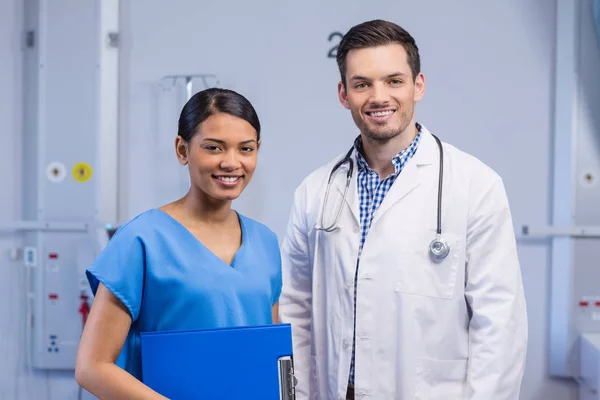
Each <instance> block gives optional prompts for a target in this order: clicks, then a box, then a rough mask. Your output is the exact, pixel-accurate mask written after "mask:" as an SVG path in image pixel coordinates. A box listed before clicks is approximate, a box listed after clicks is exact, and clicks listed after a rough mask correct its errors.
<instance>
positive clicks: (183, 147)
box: [175, 135, 189, 165]
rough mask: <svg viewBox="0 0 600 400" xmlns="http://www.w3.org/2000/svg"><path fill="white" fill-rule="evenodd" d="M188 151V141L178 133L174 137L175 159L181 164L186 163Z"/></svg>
mask: <svg viewBox="0 0 600 400" xmlns="http://www.w3.org/2000/svg"><path fill="white" fill-rule="evenodd" d="M188 152H189V149H188V143H187V142H186V141H185V140H184V139H183V138H182V137H181V136H179V135H178V136H177V137H176V138H175V154H176V155H177V160H178V161H179V163H180V164H181V165H187V164H188V154H189V153H188Z"/></svg>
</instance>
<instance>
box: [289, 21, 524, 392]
mask: <svg viewBox="0 0 600 400" xmlns="http://www.w3.org/2000/svg"><path fill="white" fill-rule="evenodd" d="M337 62H338V66H339V70H340V74H341V82H340V83H339V85H338V93H339V99H340V102H341V103H342V105H343V106H344V107H346V108H347V109H349V110H350V112H351V115H352V118H353V119H354V122H355V123H356V126H357V127H358V129H359V130H360V135H359V136H358V137H357V138H356V140H355V142H354V146H353V148H352V149H351V153H349V155H348V158H349V159H350V160H351V161H352V166H353V167H352V169H350V162H346V163H344V164H342V165H341V167H339V168H338V169H337V170H336V172H335V173H334V174H333V176H332V178H331V182H330V185H328V182H329V178H330V173H331V171H332V169H333V168H334V166H335V165H336V164H337V163H338V162H339V161H341V160H344V159H345V158H344V155H341V156H339V157H336V158H335V159H334V160H332V161H331V162H330V163H328V164H327V165H325V166H323V167H321V168H318V169H317V170H315V171H314V172H312V173H311V174H310V175H309V176H308V177H307V178H306V179H305V180H304V181H303V182H302V183H301V185H300V186H299V187H298V188H297V190H296V192H295V196H294V204H293V208H292V212H291V216H290V220H289V224H288V229H287V233H286V236H285V238H284V241H283V243H282V257H283V293H282V295H281V299H280V318H281V322H289V323H291V324H292V327H293V340H294V364H295V371H296V377H297V379H298V386H297V398H298V399H299V400H302V399H320V400H331V399H354V398H356V399H367V398H368V399H377V400H383V399H407V400H408V399H427V400H433V399H444V400H454V399H469V400H503V399H511V400H517V399H518V397H519V391H520V384H521V379H522V375H523V370H524V363H525V353H526V344H527V315H526V309H525V299H524V295H523V287H522V281H521V273H520V266H519V261H518V258H517V249H516V244H515V238H514V231H513V225H512V221H511V214H510V209H509V204H508V200H507V196H506V193H505V189H504V186H503V183H502V180H501V179H500V177H499V176H498V175H497V174H496V173H495V172H494V171H492V170H491V169H490V168H489V167H487V166H486V165H484V164H483V163H482V162H480V161H479V160H477V159H476V158H474V157H472V156H470V155H468V154H466V153H464V152H462V151H460V150H458V149H456V148H455V147H453V146H451V145H449V144H447V143H444V144H443V145H442V143H438V142H437V138H436V137H434V136H433V135H432V133H430V132H429V131H428V130H427V129H426V128H425V127H424V126H423V125H420V124H419V123H417V122H416V119H415V105H416V103H417V102H419V101H420V100H421V99H422V98H423V96H424V94H425V77H424V75H423V73H422V72H421V71H420V60H419V51H418V48H417V46H416V44H415V41H414V39H413V38H412V37H411V36H410V34H409V33H407V32H406V31H405V30H404V29H402V28H401V27H399V26H397V25H395V24H393V23H391V22H386V21H381V20H376V21H369V22H365V23H362V24H360V25H357V26H355V27H353V28H352V29H350V30H349V31H348V33H347V34H346V35H345V36H344V38H343V39H342V41H341V42H340V45H339V47H338V54H337ZM438 146H440V147H442V148H443V151H440V147H438ZM440 163H442V165H443V169H440ZM349 171H351V172H352V175H351V179H350V181H348V184H349V186H346V183H347V176H348V173H349ZM440 178H441V179H440ZM440 182H441V184H440ZM327 188H330V190H329V191H328V192H327V193H328V195H327V196H326V195H325V192H326V189H327ZM346 188H347V192H346ZM440 189H441V192H438V191H439V190H440ZM344 194H345V195H344ZM438 194H441V195H442V197H441V199H440V198H439V197H438ZM326 197H327V201H326V202H325V198H326ZM440 201H441V202H440ZM438 206H439V207H440V209H439V211H438ZM338 214H339V218H338V219H337V220H336V216H338ZM334 221H335V223H334ZM332 225H333V226H334V227H335V228H333V227H332ZM438 234H439V235H438ZM436 238H437V239H440V241H439V242H433V243H432V240H434V239H436ZM446 245H448V246H449V248H448V247H447V246H446Z"/></svg>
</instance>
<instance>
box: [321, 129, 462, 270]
mask: <svg viewBox="0 0 600 400" xmlns="http://www.w3.org/2000/svg"><path fill="white" fill-rule="evenodd" d="M432 136H433V138H434V139H435V141H436V143H437V146H438V149H439V154H440V167H439V175H438V199H437V229H436V237H435V238H434V239H433V240H432V241H431V243H430V244H429V249H428V250H429V255H430V257H431V258H432V259H433V260H434V261H441V260H443V259H444V258H446V257H447V256H448V254H449V253H450V245H449V244H448V242H447V241H446V240H445V239H444V238H443V237H442V184H443V181H444V150H443V146H442V142H441V141H440V140H439V139H438V137H437V136H435V135H433V134H432ZM353 151H354V146H353V147H352V148H351V149H350V150H349V151H348V153H346V155H345V156H344V157H343V158H342V159H341V160H340V161H338V162H337V163H336V164H335V165H334V166H333V168H332V169H331V172H330V173H329V180H328V182H327V187H326V189H325V198H324V199H323V208H322V211H321V224H320V225H317V226H315V229H316V230H319V231H324V232H332V231H334V230H335V229H337V224H338V221H339V219H340V215H341V214H342V208H343V207H344V201H345V199H346V196H347V194H348V188H349V187H350V182H351V180H352V174H353V172H354V161H353V160H352V153H353ZM344 164H348V170H347V171H346V186H345V188H344V194H343V195H342V196H343V197H342V200H341V201H340V205H339V207H338V210H337V212H336V215H335V219H334V221H333V223H332V224H331V225H329V226H324V221H323V220H324V214H325V209H326V205H327V198H328V197H329V189H330V187H331V181H332V178H333V175H334V174H335V172H336V171H337V170H338V169H340V168H341V167H342V165H344Z"/></svg>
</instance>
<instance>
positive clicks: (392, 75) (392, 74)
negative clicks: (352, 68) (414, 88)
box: [350, 72, 406, 81]
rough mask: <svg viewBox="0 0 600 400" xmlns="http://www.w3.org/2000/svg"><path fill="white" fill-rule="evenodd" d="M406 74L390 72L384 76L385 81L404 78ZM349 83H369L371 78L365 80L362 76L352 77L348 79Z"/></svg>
mask: <svg viewBox="0 0 600 400" xmlns="http://www.w3.org/2000/svg"><path fill="white" fill-rule="evenodd" d="M405 76H406V74H405V73H404V72H392V73H391V74H388V75H386V76H385V78H386V79H389V78H402V77H405ZM350 80H351V81H370V80H371V78H367V77H366V76H362V75H354V76H352V77H351V78H350Z"/></svg>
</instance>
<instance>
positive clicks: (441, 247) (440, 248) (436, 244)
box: [429, 235, 450, 261]
mask: <svg viewBox="0 0 600 400" xmlns="http://www.w3.org/2000/svg"><path fill="white" fill-rule="evenodd" d="M449 253H450V245H449V244H448V242H447V241H446V240H445V239H444V238H442V237H440V236H439V235H438V236H436V238H435V239H433V240H432V241H431V243H430V244H429V255H430V256H431V258H432V259H433V261H442V260H443V259H444V258H446V257H447V256H448V254H449Z"/></svg>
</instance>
